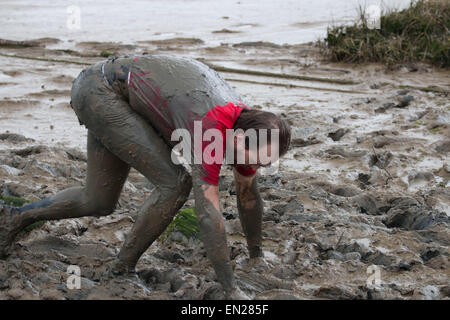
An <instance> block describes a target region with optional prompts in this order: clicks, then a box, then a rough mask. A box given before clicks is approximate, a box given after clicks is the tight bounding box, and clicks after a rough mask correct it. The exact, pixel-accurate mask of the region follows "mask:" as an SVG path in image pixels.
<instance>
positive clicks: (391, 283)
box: [0, 38, 450, 299]
mask: <svg viewBox="0 0 450 320" xmlns="http://www.w3.org/2000/svg"><path fill="white" fill-rule="evenodd" d="M36 41H37V43H38V45H36V46H27V47H21V48H11V47H8V48H2V49H1V52H2V53H3V54H7V55H13V54H15V55H20V56H28V57H42V56H44V55H45V57H46V58H47V59H63V60H70V61H76V62H80V63H81V62H86V63H93V62H96V61H100V60H102V59H104V58H103V57H100V56H98V55H99V54H100V52H99V51H104V50H108V51H112V52H113V53H120V54H122V53H142V52H149V53H150V52H164V53H169V54H175V55H184V56H190V57H194V58H197V59H200V60H201V61H204V62H208V63H211V64H215V65H220V66H223V67H228V68H239V69H251V70H258V71H265V72H275V73H286V74H295V75H304V76H310V77H321V78H334V79H336V78H339V79H345V80H352V81H354V82H355V84H348V85H343V84H337V83H328V82H317V81H313V80H310V81H302V80H292V79H280V78H273V77H268V76H257V75H247V74H236V73H232V72H220V73H221V74H222V75H223V77H224V78H226V79H227V80H228V82H229V83H230V84H231V85H232V86H233V87H235V88H236V90H237V91H238V92H239V93H240V94H241V95H242V96H243V97H244V99H245V102H246V103H247V104H248V105H249V106H253V107H254V108H261V109H264V110H270V111H274V112H276V113H279V114H281V115H282V116H283V117H284V118H286V119H287V121H289V123H290V124H291V126H292V128H293V139H292V148H291V150H290V151H289V152H288V154H287V155H286V156H285V157H284V158H283V159H282V160H281V161H280V166H279V170H278V172H275V173H272V174H270V175H269V174H267V175H263V176H261V177H260V178H259V187H260V190H261V196H262V198H263V201H264V206H265V214H264V216H263V220H264V222H263V236H264V238H263V239H264V240H263V250H264V254H265V259H264V261H260V262H259V263H256V264H249V263H248V252H247V249H246V246H245V239H244V236H243V232H242V229H241V227H240V223H239V219H238V212H237V205H236V193H235V187H234V185H233V182H232V172H231V170H229V168H224V169H223V171H222V178H221V184H220V190H221V200H222V209H223V213H224V217H225V224H226V229H227V236H228V243H229V246H230V248H231V251H230V255H231V258H232V260H233V268H234V271H235V274H236V278H237V281H238V283H239V286H240V287H241V289H242V290H243V291H244V292H245V293H246V294H248V295H249V296H250V297H251V298H255V299H448V298H449V295H450V288H449V286H448V283H449V276H450V265H449V254H450V250H449V244H450V235H449V227H448V223H449V221H448V219H449V215H450V191H449V186H450V182H449V180H450V164H449V151H450V104H449V102H448V101H449V100H448V90H449V89H450V88H449V85H448V84H449V78H450V75H449V73H448V72H445V71H440V70H435V69H432V68H430V67H428V66H424V65H415V66H403V67H401V68H400V69H398V70H395V71H387V70H385V69H384V68H383V67H382V66H379V65H366V66H350V65H337V64H330V63H326V62H324V61H322V60H321V58H320V57H319V56H318V55H317V48H316V47H314V46H311V45H276V44H272V43H264V42H254V43H251V42H250V43H241V44H239V45H234V46H233V45H227V44H222V45H220V46H209V45H205V44H204V43H203V42H201V41H198V40H197V39H195V38H192V39H190V40H189V39H186V38H174V39H171V40H170V41H169V40H167V41H151V42H141V43H138V44H136V45H134V46H133V47H128V46H124V45H122V44H114V43H105V44H102V43H89V42H84V43H78V44H75V45H74V49H73V50H72V51H65V52H61V51H58V50H56V49H55V48H54V45H55V44H52V46H53V47H51V48H48V47H47V44H46V43H47V42H48V40H45V41H47V42H46V43H39V40H36ZM42 41H44V40H42ZM33 43H35V42H33ZM96 55H97V56H96ZM0 63H1V64H2V66H3V67H2V71H1V72H0V83H1V85H0V195H2V196H17V197H22V198H25V199H27V200H30V201H36V200H39V199H42V198H44V197H47V196H49V195H51V194H54V193H56V192H57V191H59V190H62V189H64V188H67V187H69V186H79V185H82V184H84V178H85V173H86V154H85V150H86V131H85V128H84V127H82V126H80V125H79V123H78V120H77V118H76V116H75V114H74V113H73V111H72V110H71V109H70V107H69V106H68V103H69V99H70V97H69V90H70V88H71V82H72V80H73V79H74V78H75V77H76V76H77V74H78V73H79V72H80V71H81V70H82V69H83V68H84V67H85V66H84V65H78V64H68V63H61V62H51V61H35V60H26V59H18V58H12V57H6V56H4V55H3V56H0ZM405 86H414V87H431V89H433V91H431V92H424V91H422V90H419V89H417V88H416V89H414V88H408V87H405ZM152 189H153V186H152V185H151V184H150V183H149V182H148V181H147V180H146V179H145V178H144V177H143V176H142V175H140V174H139V173H137V172H136V171H135V170H131V174H130V176H129V178H128V181H127V182H126V184H125V187H124V190H123V193H122V195H121V198H120V201H119V206H118V208H117V209H116V210H115V212H114V213H113V214H111V215H110V216H107V217H99V218H95V217H86V218H79V219H70V220H64V221H52V222H46V223H45V224H44V225H43V226H41V227H39V228H36V229H33V230H32V231H29V232H22V233H21V234H20V235H19V237H18V239H17V241H16V243H15V245H14V246H13V248H12V251H11V255H10V256H9V257H8V258H7V259H6V260H0V299H90V298H98V299H221V298H223V296H222V294H221V292H220V290H218V285H217V284H216V282H215V275H214V271H213V269H212V267H211V266H210V264H209V262H208V260H207V258H206V252H205V250H204V248H203V244H202V243H201V242H200V241H199V240H188V239H186V238H184V237H183V236H182V235H181V234H178V233H175V234H174V235H173V236H172V240H173V241H172V242H170V243H161V242H160V241H156V242H155V243H154V244H153V245H152V246H151V247H150V248H149V249H148V250H147V251H146V252H145V253H144V255H143V256H142V258H141V259H140V261H139V263H138V265H137V270H138V272H137V274H136V275H132V276H121V277H117V278H113V279H111V278H108V277H106V272H107V269H108V266H109V263H110V262H111V261H112V259H113V258H114V257H115V256H116V255H117V254H118V252H119V249H120V247H121V245H122V243H123V241H124V237H125V235H126V234H127V232H128V231H129V230H130V229H131V226H132V224H133V222H134V221H135V220H136V214H137V210H138V209H139V207H140V206H141V205H142V204H143V203H144V201H145V199H146V198H148V197H149V196H150V194H151V193H152ZM192 196H193V195H192V193H191V196H190V199H189V200H188V202H187V203H186V204H185V207H193V199H192ZM70 265H77V266H79V267H80V269H81V276H82V280H81V289H79V290H71V289H69V288H68V286H67V279H68V277H69V275H68V273H67V269H68V267H69V266H70ZM371 266H372V267H371ZM373 266H375V267H373ZM378 272H379V273H378ZM378 275H379V277H378V278H377V277H376V276H378ZM374 279H379V281H374Z"/></svg>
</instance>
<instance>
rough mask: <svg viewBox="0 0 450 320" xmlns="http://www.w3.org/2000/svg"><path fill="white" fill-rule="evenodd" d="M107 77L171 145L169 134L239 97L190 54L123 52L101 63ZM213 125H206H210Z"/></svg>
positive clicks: (237, 101)
mask: <svg viewBox="0 0 450 320" xmlns="http://www.w3.org/2000/svg"><path fill="white" fill-rule="evenodd" d="M103 70H104V74H105V78H106V80H107V81H108V82H109V83H110V84H111V85H112V86H113V87H114V88H116V90H117V91H118V92H120V93H121V94H122V95H124V96H125V97H126V98H127V99H128V101H129V104H130V106H131V107H132V108H133V109H134V110H135V111H136V112H137V113H139V114H140V115H142V116H143V117H144V118H145V119H147V120H148V121H149V122H150V123H151V125H152V126H153V127H154V128H155V129H156V130H157V131H158V132H159V133H160V134H162V136H163V138H164V140H165V141H166V142H167V143H168V144H170V145H173V144H174V142H173V141H171V139H170V138H171V133H172V131H173V130H175V129H179V128H184V129H188V130H189V131H190V132H191V134H193V122H194V121H196V120H197V121H198V120H201V119H203V118H204V117H205V115H206V114H207V113H208V112H209V111H210V110H212V109H214V108H215V107H218V106H225V105H227V104H228V103H233V104H234V105H236V106H243V103H242V100H241V97H240V96H239V95H238V94H237V93H236V92H235V90H233V89H232V88H231V87H230V86H229V84H228V83H227V82H225V81H224V80H223V79H222V77H220V75H219V74H218V73H217V72H216V71H214V70H213V69H211V68H209V67H208V66H206V65H205V64H203V63H201V62H199V61H197V60H194V59H190V58H185V57H176V56H169V55H143V56H126V57H120V58H116V59H110V60H108V61H107V62H105V64H104V67H103ZM210 127H215V124H213V123H210V124H208V128H203V129H204V130H206V129H209V128H210Z"/></svg>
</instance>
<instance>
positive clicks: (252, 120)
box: [233, 108, 291, 156]
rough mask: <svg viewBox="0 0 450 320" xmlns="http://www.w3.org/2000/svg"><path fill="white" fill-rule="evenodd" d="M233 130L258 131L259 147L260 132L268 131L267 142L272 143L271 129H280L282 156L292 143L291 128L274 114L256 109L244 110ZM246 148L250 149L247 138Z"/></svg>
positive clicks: (280, 150)
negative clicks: (261, 130) (262, 130)
mask: <svg viewBox="0 0 450 320" xmlns="http://www.w3.org/2000/svg"><path fill="white" fill-rule="evenodd" d="M233 129H234V130H236V129H242V130H244V131H246V130H247V129H255V130H256V131H257V138H258V141H257V146H258V147H259V132H258V131H259V130H260V129H266V130H268V131H267V141H271V140H270V139H271V135H270V131H271V130H269V129H279V130H280V134H279V152H280V156H282V155H284V154H285V153H286V152H287V151H288V149H289V144H290V143H291V128H290V127H289V125H288V124H287V123H286V121H284V120H283V119H281V118H280V117H279V116H277V115H275V114H273V113H272V112H267V111H261V110H254V109H247V108H245V109H243V110H242V111H241V114H240V115H239V118H238V119H237V120H236V122H235V123H234V126H233ZM245 148H246V149H247V150H248V148H249V138H248V137H246V143H245Z"/></svg>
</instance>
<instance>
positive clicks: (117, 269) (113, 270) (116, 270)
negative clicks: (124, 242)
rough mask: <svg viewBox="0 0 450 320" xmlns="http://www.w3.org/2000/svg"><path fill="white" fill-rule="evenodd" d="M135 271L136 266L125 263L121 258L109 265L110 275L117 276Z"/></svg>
mask: <svg viewBox="0 0 450 320" xmlns="http://www.w3.org/2000/svg"><path fill="white" fill-rule="evenodd" d="M134 273H135V267H134V266H133V267H131V266H129V265H127V264H125V263H123V262H122V261H121V260H119V259H115V260H114V261H113V262H111V264H110V265H109V266H108V276H109V277H116V276H127V275H131V274H134Z"/></svg>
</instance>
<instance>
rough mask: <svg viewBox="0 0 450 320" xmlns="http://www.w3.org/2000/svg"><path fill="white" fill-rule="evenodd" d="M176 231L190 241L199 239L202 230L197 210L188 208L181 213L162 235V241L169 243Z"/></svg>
mask: <svg viewBox="0 0 450 320" xmlns="http://www.w3.org/2000/svg"><path fill="white" fill-rule="evenodd" d="M174 231H180V232H181V233H182V234H183V235H184V236H185V237H186V238H188V239H190V238H198V237H199V233H200V230H199V228H198V223H197V213H196V212H195V209H192V208H187V209H184V210H182V211H180V212H179V213H178V214H177V215H176V217H175V219H173V221H172V222H171V223H170V224H169V226H168V227H167V229H166V230H165V231H164V233H163V234H162V235H161V241H162V242H166V241H169V240H170V236H171V235H172V233H173V232H174Z"/></svg>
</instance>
